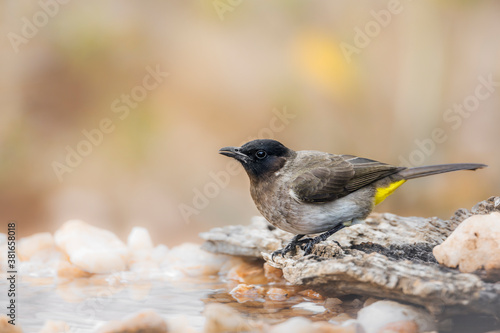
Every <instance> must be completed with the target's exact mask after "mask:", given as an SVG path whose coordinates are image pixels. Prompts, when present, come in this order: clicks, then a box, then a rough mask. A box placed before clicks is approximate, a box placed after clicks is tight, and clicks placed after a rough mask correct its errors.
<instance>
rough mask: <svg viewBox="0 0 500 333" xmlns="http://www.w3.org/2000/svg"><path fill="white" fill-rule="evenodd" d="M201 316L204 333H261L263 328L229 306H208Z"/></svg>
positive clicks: (216, 304) (259, 323) (261, 324)
mask: <svg viewBox="0 0 500 333" xmlns="http://www.w3.org/2000/svg"><path fill="white" fill-rule="evenodd" d="M203 314H204V315H205V318H206V321H205V329H204V332H205V333H226V332H261V331H262V328H263V326H264V324H263V323H261V322H255V321H253V320H249V319H246V318H243V317H242V316H241V314H240V313H239V312H238V311H236V310H234V309H233V308H232V307H230V306H229V305H225V304H220V303H211V304H208V305H207V306H206V307H205V311H204V312H203ZM287 333H289V332H287Z"/></svg>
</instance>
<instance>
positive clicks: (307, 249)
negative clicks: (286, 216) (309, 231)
mask: <svg viewBox="0 0 500 333" xmlns="http://www.w3.org/2000/svg"><path fill="white" fill-rule="evenodd" d="M321 241H322V240H321V239H319V237H314V238H306V239H302V240H301V241H300V242H299V243H300V248H301V249H302V250H304V256H307V255H309V254H311V252H312V249H313V247H314V245H316V244H318V243H319V242H321Z"/></svg>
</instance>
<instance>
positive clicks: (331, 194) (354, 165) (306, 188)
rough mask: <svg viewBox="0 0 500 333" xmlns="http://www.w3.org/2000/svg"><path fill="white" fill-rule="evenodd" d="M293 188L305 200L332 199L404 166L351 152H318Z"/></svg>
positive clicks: (308, 161) (296, 179) (322, 200)
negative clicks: (357, 155)
mask: <svg viewBox="0 0 500 333" xmlns="http://www.w3.org/2000/svg"><path fill="white" fill-rule="evenodd" d="M305 162H306V163H305V164H306V165H305V166H304V171H303V172H302V173H301V174H300V175H299V176H297V177H296V178H295V179H294V180H293V182H292V186H291V189H292V190H293V193H294V194H295V196H296V197H297V199H299V200H301V201H305V202H327V201H332V200H335V199H338V198H341V197H343V196H346V195H347V194H349V193H352V192H354V191H356V190H358V189H360V188H362V187H364V186H366V185H368V184H371V183H373V182H374V181H376V180H379V179H382V178H384V177H387V176H389V175H391V174H393V173H396V172H398V171H400V170H403V169H405V168H403V167H396V166H392V165H389V164H385V163H381V162H377V161H374V160H370V159H367V158H361V157H356V156H352V155H330V154H325V155H315V156H311V158H310V159H306V161H305Z"/></svg>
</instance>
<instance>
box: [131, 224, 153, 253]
mask: <svg viewBox="0 0 500 333" xmlns="http://www.w3.org/2000/svg"><path fill="white" fill-rule="evenodd" d="M127 246H128V247H129V249H130V250H132V251H137V250H152V249H153V241H152V240H151V236H149V232H148V230H147V229H146V228H143V227H133V228H132V231H131V232H130V234H129V235H128V238H127Z"/></svg>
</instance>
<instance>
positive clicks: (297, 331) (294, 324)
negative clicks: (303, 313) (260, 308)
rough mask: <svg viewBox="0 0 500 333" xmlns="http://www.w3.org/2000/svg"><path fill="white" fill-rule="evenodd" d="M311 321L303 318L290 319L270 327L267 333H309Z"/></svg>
mask: <svg viewBox="0 0 500 333" xmlns="http://www.w3.org/2000/svg"><path fill="white" fill-rule="evenodd" d="M311 332H312V321H310V320H309V319H306V318H303V317H295V318H290V319H288V320H287V321H284V322H282V323H281V324H278V325H275V326H273V327H271V330H270V331H269V333H311Z"/></svg>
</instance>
